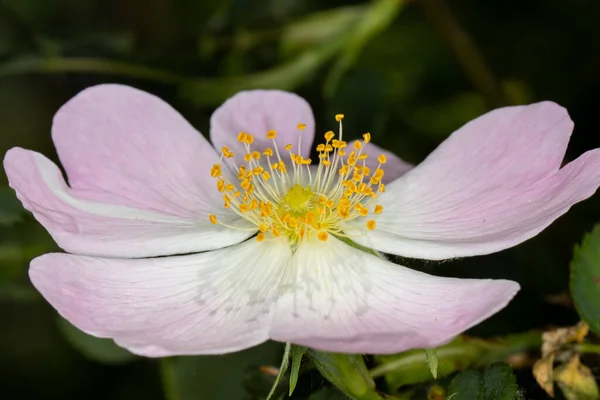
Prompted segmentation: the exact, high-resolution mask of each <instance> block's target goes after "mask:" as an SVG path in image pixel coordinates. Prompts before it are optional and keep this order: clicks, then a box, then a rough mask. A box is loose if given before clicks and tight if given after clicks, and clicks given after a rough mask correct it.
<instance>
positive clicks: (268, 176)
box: [262, 171, 271, 181]
mask: <svg viewBox="0 0 600 400" xmlns="http://www.w3.org/2000/svg"><path fill="white" fill-rule="evenodd" d="M262 177H263V179H264V180H265V181H268V180H269V179H271V174H269V173H268V172H267V171H265V172H263V174H262Z"/></svg>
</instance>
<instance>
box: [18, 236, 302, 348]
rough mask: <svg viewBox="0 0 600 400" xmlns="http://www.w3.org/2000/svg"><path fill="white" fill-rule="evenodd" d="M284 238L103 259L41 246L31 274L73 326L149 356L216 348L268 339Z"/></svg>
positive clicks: (285, 252) (285, 255)
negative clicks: (186, 252)
mask: <svg viewBox="0 0 600 400" xmlns="http://www.w3.org/2000/svg"><path fill="white" fill-rule="evenodd" d="M290 258H291V251H290V247H289V245H288V244H287V242H286V241H284V240H277V241H264V242H262V243H258V242H257V241H256V240H249V241H246V242H244V243H241V244H238V245H235V246H232V247H229V248H226V249H221V250H215V251H211V252H207V253H202V254H194V255H188V256H178V257H164V258H154V259H126V260H123V259H110V258H96V257H87V256H75V255H70V254H47V255H44V256H41V257H39V258H36V259H35V260H33V262H32V264H31V269H30V272H29V273H30V277H31V281H32V282H33V284H34V285H35V287H36V288H37V289H38V290H39V291H40V292H41V293H42V295H43V296H44V297H45V298H46V299H47V300H48V302H50V304H52V306H54V307H55V308H56V309H57V310H58V311H59V313H60V314H61V315H62V316H63V317H64V318H66V319H67V320H69V321H70V322H71V323H72V324H74V325H75V326H77V327H78V328H79V329H81V330H83V331H84V332H87V333H89V334H92V335H95V336H98V337H108V338H112V339H114V340H115V341H116V342H117V343H118V344H119V345H121V346H123V347H125V348H127V349H129V350H130V351H132V352H134V353H137V354H142V355H145V356H149V357H162V356H169V355H177V354H220V353H228V352H233V351H237V350H241V349H245V348H248V347H252V346H254V345H257V344H259V343H262V342H264V341H265V340H267V339H268V331H269V329H270V326H271V323H272V319H273V299H274V298H275V296H276V293H277V289H278V287H279V284H280V281H281V277H282V274H283V272H284V271H285V269H284V268H283V267H284V266H285V265H286V264H287V263H288V262H289V260H290Z"/></svg>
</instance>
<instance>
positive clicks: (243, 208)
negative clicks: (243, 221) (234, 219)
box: [240, 204, 250, 213]
mask: <svg viewBox="0 0 600 400" xmlns="http://www.w3.org/2000/svg"><path fill="white" fill-rule="evenodd" d="M248 210H250V208H249V207H248V205H247V204H240V211H241V212H242V213H247V212H248Z"/></svg>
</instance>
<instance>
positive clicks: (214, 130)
mask: <svg viewBox="0 0 600 400" xmlns="http://www.w3.org/2000/svg"><path fill="white" fill-rule="evenodd" d="M298 124H305V125H306V128H305V129H304V130H302V131H300V130H298ZM271 129H274V130H275V131H276V132H277V138H276V143H277V148H278V150H279V153H280V155H281V158H282V159H283V160H284V161H285V162H286V163H288V164H289V162H290V156H289V152H288V151H287V150H285V148H284V147H285V146H286V145H287V144H292V146H293V148H292V151H293V152H294V153H297V154H300V155H301V156H302V157H308V156H309V155H310V150H311V145H312V142H313V140H314V136H315V119H314V116H313V113H312V109H311V108H310V105H309V104H308V103H307V102H306V100H304V99H303V98H302V97H300V96H298V95H297V94H294V93H289V92H284V91H281V90H251V91H245V92H240V93H237V94H236V95H235V96H233V97H231V98H230V99H228V100H227V101H226V102H225V103H223V105H222V106H221V107H219V108H217V109H216V110H215V112H214V113H213V115H212V117H211V119H210V140H211V141H212V143H213V144H214V145H215V148H217V149H221V148H222V147H223V146H228V147H229V148H230V150H232V151H233V152H234V153H235V154H236V158H237V159H241V157H243V155H244V154H246V149H245V147H244V145H243V144H241V143H239V142H238V141H237V136H238V134H239V133H240V132H246V133H250V134H252V135H254V144H253V145H252V149H254V150H257V151H259V152H262V151H263V150H264V149H265V148H267V147H270V148H272V149H273V150H275V149H274V148H273V147H274V146H273V141H272V140H271V139H267V138H266V136H265V135H266V134H267V131H269V130H271ZM299 139H301V143H300V150H298V141H299Z"/></svg>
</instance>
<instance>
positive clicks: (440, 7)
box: [418, 0, 509, 108]
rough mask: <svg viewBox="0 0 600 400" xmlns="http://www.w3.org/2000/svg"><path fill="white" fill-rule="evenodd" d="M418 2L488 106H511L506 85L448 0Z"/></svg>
mask: <svg viewBox="0 0 600 400" xmlns="http://www.w3.org/2000/svg"><path fill="white" fill-rule="evenodd" d="M418 4H420V5H421V7H422V9H423V12H424V13H425V16H426V17H427V18H428V19H429V21H430V22H431V24H432V25H434V26H435V28H436V29H437V30H438V31H439V33H440V35H441V36H442V38H443V39H444V40H445V41H446V44H447V45H448V47H450V50H452V52H453V53H454V56H455V57H456V59H457V60H458V62H459V63H460V66H461V67H462V69H463V70H464V72H465V74H466V75H467V76H468V78H469V79H470V80H471V82H472V83H473V85H474V86H475V88H476V89H477V91H479V93H481V95H482V96H483V98H484V99H485V101H486V102H487V103H488V105H489V106H490V107H492V108H496V107H502V106H505V105H507V104H508V103H509V101H508V99H507V98H506V94H505V93H504V90H503V88H502V85H501V84H500V82H499V81H498V80H497V79H496V78H495V76H494V74H493V73H492V69H491V68H490V67H489V65H488V64H487V63H486V62H485V60H484V58H483V55H482V54H481V52H480V51H479V49H478V48H477V46H476V45H475V42H474V41H473V40H472V39H471V37H470V36H469V34H468V33H467V31H465V30H464V29H463V27H462V26H461V25H460V23H459V22H458V19H457V18H456V16H455V15H454V14H453V13H452V10H450V8H449V7H448V6H447V5H446V3H445V2H444V0H423V1H420V2H418Z"/></svg>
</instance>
